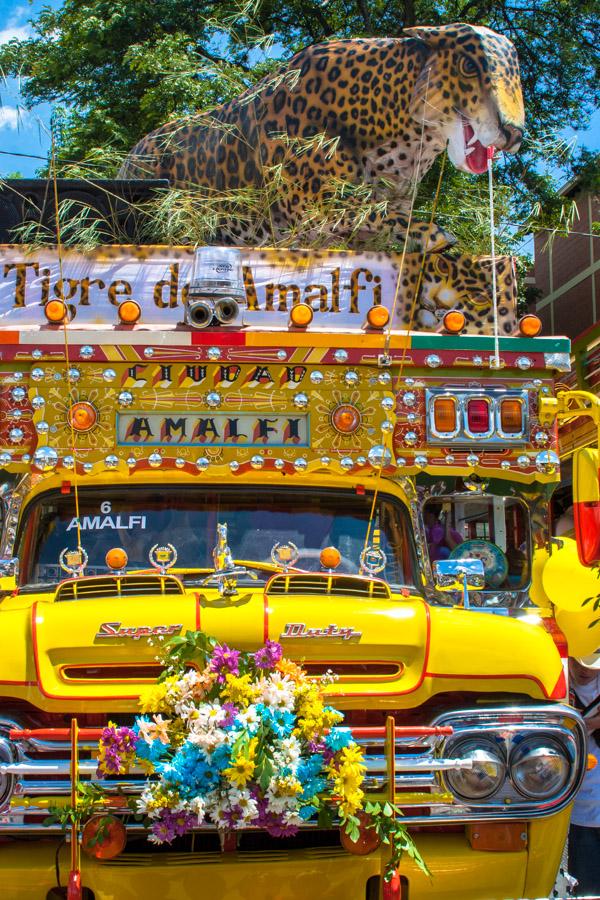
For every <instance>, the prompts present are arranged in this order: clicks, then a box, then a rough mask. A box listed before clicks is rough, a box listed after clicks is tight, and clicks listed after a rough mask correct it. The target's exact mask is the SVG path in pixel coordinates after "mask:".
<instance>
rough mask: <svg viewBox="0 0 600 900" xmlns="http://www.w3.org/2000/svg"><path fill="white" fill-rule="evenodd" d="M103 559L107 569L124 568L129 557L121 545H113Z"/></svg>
mask: <svg viewBox="0 0 600 900" xmlns="http://www.w3.org/2000/svg"><path fill="white" fill-rule="evenodd" d="M104 561H105V563H106V565H107V566H108V568H109V569H124V568H125V566H126V565H127V563H128V561H129V557H128V556H127V554H126V553H125V551H124V550H123V548H122V547H113V548H112V550H109V551H108V553H107V554H106V556H105V557H104Z"/></svg>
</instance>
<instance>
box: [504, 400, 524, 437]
mask: <svg viewBox="0 0 600 900" xmlns="http://www.w3.org/2000/svg"><path fill="white" fill-rule="evenodd" d="M500 424H501V426H502V431H503V432H504V434H519V433H520V432H521V431H523V404H522V403H521V401H520V400H502V401H501V403H500Z"/></svg>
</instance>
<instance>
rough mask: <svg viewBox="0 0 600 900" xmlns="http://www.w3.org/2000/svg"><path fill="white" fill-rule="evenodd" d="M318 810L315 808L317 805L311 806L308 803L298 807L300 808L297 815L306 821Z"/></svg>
mask: <svg viewBox="0 0 600 900" xmlns="http://www.w3.org/2000/svg"><path fill="white" fill-rule="evenodd" d="M318 812H319V810H318V809H317V807H316V806H313V805H312V803H309V804H308V805H307V806H301V807H300V809H299V810H298V815H299V816H300V818H301V819H304V821H305V822H306V821H308V819H312V817H313V816H315V815H316V814H317V813H318Z"/></svg>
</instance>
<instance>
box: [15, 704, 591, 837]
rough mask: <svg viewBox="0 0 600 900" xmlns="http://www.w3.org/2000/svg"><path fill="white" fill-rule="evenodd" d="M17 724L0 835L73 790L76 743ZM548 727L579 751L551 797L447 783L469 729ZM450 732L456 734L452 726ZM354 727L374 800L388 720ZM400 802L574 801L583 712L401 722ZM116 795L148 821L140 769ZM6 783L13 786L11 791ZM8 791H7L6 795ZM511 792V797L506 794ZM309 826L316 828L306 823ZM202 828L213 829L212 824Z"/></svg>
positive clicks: (429, 820)
mask: <svg viewBox="0 0 600 900" xmlns="http://www.w3.org/2000/svg"><path fill="white" fill-rule="evenodd" d="M11 728H18V725H17V723H14V722H8V721H0V783H1V784H0V787H1V790H0V835H2V834H8V833H12V832H16V833H19V832H21V833H22V832H26V833H32V832H40V833H43V832H44V831H46V830H47V829H45V828H44V826H43V824H42V823H43V820H44V818H45V817H46V815H47V809H48V805H49V804H50V805H51V803H52V798H61V797H65V796H68V794H69V793H70V789H71V782H70V742H69V741H68V740H64V739H60V738H59V739H40V738H39V737H36V736H35V732H29V733H25V735H24V736H23V737H19V738H18V739H15V740H11V739H10V737H9V732H10V730H11ZM539 729H543V730H544V731H545V732H547V733H553V734H555V735H559V734H562V737H563V739H564V740H565V741H570V742H572V744H573V746H574V748H575V751H576V758H575V761H574V767H573V773H572V777H571V779H570V781H569V784H568V786H567V787H566V788H565V790H564V791H563V792H562V793H561V794H560V796H558V797H557V798H556V799H553V800H552V801H548V800H546V801H544V802H533V801H531V800H525V799H524V798H523V797H519V796H518V795H517V793H516V792H515V791H514V789H513V788H512V786H511V784H510V781H509V779H507V782H506V786H505V789H503V792H502V793H500V794H498V796H496V797H494V798H491V799H490V800H489V801H478V802H477V803H471V804H467V803H466V802H464V801H461V800H459V799H458V798H457V797H456V796H454V795H453V794H452V793H451V792H450V790H448V788H447V787H446V786H445V780H444V776H445V774H446V773H447V772H450V771H456V770H458V769H470V768H471V767H472V761H471V760H464V759H455V758H453V757H452V754H451V750H452V744H453V742H455V741H456V740H458V739H460V738H461V737H462V736H464V735H465V734H466V733H469V734H472V733H475V734H483V735H489V734H494V735H495V736H496V737H497V739H498V740H504V741H510V740H512V736H513V735H514V736H517V737H519V736H523V735H524V734H526V733H532V732H536V731H537V730H539ZM449 732H451V733H449ZM352 734H353V737H354V739H355V740H356V741H357V743H358V744H359V745H360V746H361V747H362V749H363V752H364V755H365V763H366V767H367V772H366V776H365V781H364V788H365V791H366V792H367V794H368V795H370V796H371V798H372V799H375V797H380V798H381V797H382V796H383V797H386V796H387V795H388V759H387V756H386V737H385V728H384V727H381V726H379V727H365V728H361V727H353V728H352ZM394 751H395V753H394V760H395V787H396V802H397V803H398V805H399V806H400V807H401V808H402V810H403V813H404V816H405V820H406V822H407V824H413V825H419V824H421V825H423V824H444V823H447V824H450V823H468V822H474V821H486V820H487V821H489V820H494V819H496V820H497V819H502V821H508V820H511V819H517V820H522V819H530V818H536V817H539V816H547V815H550V814H552V813H555V812H558V811H559V810H560V809H562V808H564V807H565V806H566V805H567V804H568V803H570V802H571V800H572V798H573V795H574V793H575V791H576V790H577V789H578V787H579V784H580V782H581V778H582V777H583V774H584V768H585V761H586V755H585V729H584V726H583V722H582V720H581V717H580V716H579V715H578V714H577V713H576V712H574V711H573V710H572V709H570V708H569V707H564V706H559V705H549V706H539V707H505V708H497V709H477V710H466V711H457V712H454V713H447V714H445V715H443V716H440V717H439V718H438V719H437V720H436V722H434V723H433V725H432V726H425V727H423V728H420V727H419V726H415V727H412V726H411V729H410V731H409V730H408V729H403V728H402V727H397V729H396V733H395V741H394ZM96 752H97V740H96V738H95V737H94V739H87V738H86V734H85V729H83V730H82V733H81V736H80V741H79V757H80V772H79V775H80V780H81V781H83V782H86V781H96V776H95V773H96V760H95V757H96ZM100 783H101V784H102V786H103V788H104V789H105V791H107V792H108V793H109V794H110V795H111V797H112V799H113V802H112V803H111V804H110V806H108V807H107V809H110V810H111V811H113V812H115V814H119V815H124V816H126V824H127V828H128V829H129V830H130V831H131V832H132V833H139V832H140V831H143V826H141V825H140V824H139V823H137V822H134V821H132V817H131V813H130V811H129V810H128V809H127V808H124V798H127V797H131V796H135V795H137V794H139V793H141V791H142V789H143V785H144V783H145V777H144V775H143V773H142V771H141V770H134V771H131V773H130V774H128V775H125V776H123V775H122V776H118V777H114V778H109V779H104V780H102V782H100ZM7 784H10V789H9V790H6V788H7ZM7 794H8V795H11V796H10V799H9V797H8V796H7ZM506 797H509V798H510V802H507V801H506ZM307 827H317V825H316V823H314V824H313V823H308V824H307ZM199 830H201V831H214V828H213V827H212V826H210V825H206V826H201V828H200V829H199Z"/></svg>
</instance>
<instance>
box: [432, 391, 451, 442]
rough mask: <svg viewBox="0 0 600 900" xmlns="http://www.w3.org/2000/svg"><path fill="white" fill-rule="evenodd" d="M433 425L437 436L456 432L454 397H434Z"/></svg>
mask: <svg viewBox="0 0 600 900" xmlns="http://www.w3.org/2000/svg"><path fill="white" fill-rule="evenodd" d="M433 423H434V425H435V430H436V431H437V432H438V433H439V434H450V433H452V432H454V431H456V400H455V399H454V397H436V400H435V403H434V405H433Z"/></svg>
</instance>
